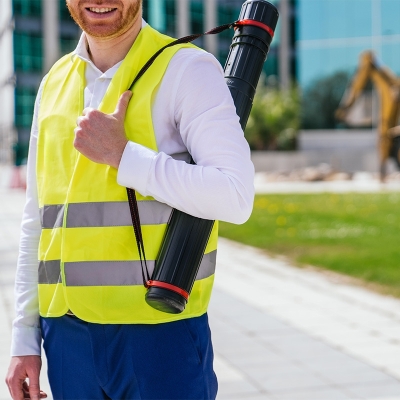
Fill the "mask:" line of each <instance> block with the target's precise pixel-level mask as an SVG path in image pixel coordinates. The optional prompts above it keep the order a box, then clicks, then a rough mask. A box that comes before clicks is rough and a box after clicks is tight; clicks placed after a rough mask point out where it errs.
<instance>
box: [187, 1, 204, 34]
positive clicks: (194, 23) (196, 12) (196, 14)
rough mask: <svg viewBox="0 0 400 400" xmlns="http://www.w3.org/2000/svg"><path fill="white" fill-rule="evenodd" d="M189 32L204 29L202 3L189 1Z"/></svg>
mask: <svg viewBox="0 0 400 400" xmlns="http://www.w3.org/2000/svg"><path fill="white" fill-rule="evenodd" d="M190 15H191V21H190V22H191V32H193V33H201V32H203V31H204V7H203V3H202V2H201V3H199V2H193V1H192V2H191V3H190Z"/></svg>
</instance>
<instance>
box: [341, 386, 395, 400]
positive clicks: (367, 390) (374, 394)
mask: <svg viewBox="0 0 400 400" xmlns="http://www.w3.org/2000/svg"><path fill="white" fill-rule="evenodd" d="M346 391H347V392H348V393H349V395H350V396H356V398H357V396H359V397H360V398H362V399H368V400H370V399H386V398H388V397H393V398H394V399H396V400H398V399H400V385H399V384H398V383H381V384H362V385H348V386H347V387H346Z"/></svg>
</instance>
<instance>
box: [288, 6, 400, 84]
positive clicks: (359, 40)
mask: <svg viewBox="0 0 400 400" xmlns="http://www.w3.org/2000/svg"><path fill="white" fill-rule="evenodd" d="M399 21H400V1H397V0H323V1H321V0H297V31H296V49H297V80H298V83H299V84H300V86H301V87H302V88H307V87H308V86H309V85H311V84H312V83H313V82H315V81H316V80H318V79H321V78H326V77H329V76H332V75H334V74H335V73H338V72H341V71H343V72H345V73H347V74H350V75H351V74H352V73H354V72H355V70H356V68H357V65H358V60H359V55H360V53H361V52H363V51H365V50H373V51H374V52H375V54H376V56H377V59H378V60H379V61H380V63H382V64H383V65H385V66H387V67H389V68H390V69H391V70H392V71H393V72H395V73H396V74H400V24H399Z"/></svg>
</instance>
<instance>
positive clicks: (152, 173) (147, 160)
mask: <svg viewBox="0 0 400 400" xmlns="http://www.w3.org/2000/svg"><path fill="white" fill-rule="evenodd" d="M75 56H77V57H80V58H81V59H83V60H84V61H85V62H86V63H87V66H86V72H85V78H86V87H85V89H84V103H85V107H93V108H97V107H98V106H99V104H100V103H101V101H102V98H103V96H104V94H105V92H106V90H107V87H108V85H109V83H110V81H111V79H112V77H113V76H114V73H115V72H116V70H117V69H118V67H119V65H120V64H121V63H118V64H116V65H115V66H114V67H112V68H110V69H109V70H108V71H106V72H104V73H102V72H101V71H100V70H99V69H98V68H97V67H96V66H95V65H94V64H93V63H92V61H91V60H90V58H89V55H88V53H87V50H86V39H85V35H84V34H82V37H81V39H80V41H79V43H78V46H77V48H76V50H75V52H74V57H75ZM42 86H43V84H42V85H41V88H40V89H39V92H38V96H37V99H36V103H35V110H34V117H33V123H32V130H31V140H30V148H29V156H28V166H27V193H26V198H27V200H26V205H25V210H24V214H23V219H22V230H21V240H20V252H19V258H18V264H17V272H16V284H15V296H16V318H15V320H14V323H13V337H12V347H11V355H12V356H18V355H40V343H41V335H40V328H39V311H38V292H37V285H38V244H39V237H40V232H41V225H40V216H39V205H38V195H37V186H36V146H37V139H38V134H39V132H38V123H37V119H38V111H39V107H40V99H41V93H42ZM133 100H134V99H133ZM152 117H153V124H154V131H155V135H156V139H157V144H158V149H159V152H158V153H156V152H154V151H152V150H150V149H148V148H146V147H144V146H141V145H139V144H137V143H134V142H131V141H130V142H128V143H127V145H126V147H125V150H124V153H123V155H122V159H121V162H120V165H119V168H118V176H117V182H118V184H120V185H122V186H127V187H131V188H134V189H135V190H137V191H138V192H139V193H141V194H142V195H145V196H153V197H154V198H155V199H157V200H159V201H161V202H163V203H167V204H168V205H170V206H172V207H174V208H177V209H179V210H182V211H184V212H186V213H188V214H191V215H194V216H196V217H201V218H206V219H217V220H223V221H228V222H233V223H243V222H244V221H246V220H247V219H248V217H249V216H250V213H251V210H252V205H253V198H254V186H253V180H254V167H253V164H252V162H251V160H250V150H249V146H248V144H247V142H246V140H245V139H244V135H243V132H242V130H241V128H240V125H239V118H238V117H237V115H236V111H235V106H234V104H233V101H232V97H231V95H230V92H229V89H228V87H227V85H226V84H225V81H224V79H223V71H222V68H221V66H220V64H219V63H218V61H217V60H216V59H215V58H214V57H213V56H212V55H210V54H208V53H206V52H204V51H198V50H194V49H181V50H179V51H178V52H177V53H176V54H175V55H174V57H173V58H172V60H171V62H170V64H169V66H168V68H167V70H166V73H165V75H164V78H163V80H162V82H161V84H160V87H159V90H158V92H157V95H156V97H155V100H154V104H153V108H152ZM187 151H189V153H190V154H191V155H192V157H193V159H194V160H195V162H196V164H197V165H195V166H194V165H189V164H187V163H185V162H182V161H179V154H182V153H187ZM171 155H174V157H171Z"/></svg>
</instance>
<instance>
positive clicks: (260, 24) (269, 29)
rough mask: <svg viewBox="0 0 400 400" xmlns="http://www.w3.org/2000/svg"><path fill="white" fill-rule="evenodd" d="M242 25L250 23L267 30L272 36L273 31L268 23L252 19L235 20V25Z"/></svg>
mask: <svg viewBox="0 0 400 400" xmlns="http://www.w3.org/2000/svg"><path fill="white" fill-rule="evenodd" d="M243 25H252V26H257V27H258V28H261V29H263V30H264V31H267V32H268V33H269V34H270V35H271V37H272V38H273V37H274V34H275V33H274V31H273V29H272V28H270V27H269V26H268V25H265V24H263V23H262V22H259V21H255V20H254V19H242V20H241V21H237V22H236V23H235V27H237V26H243Z"/></svg>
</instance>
